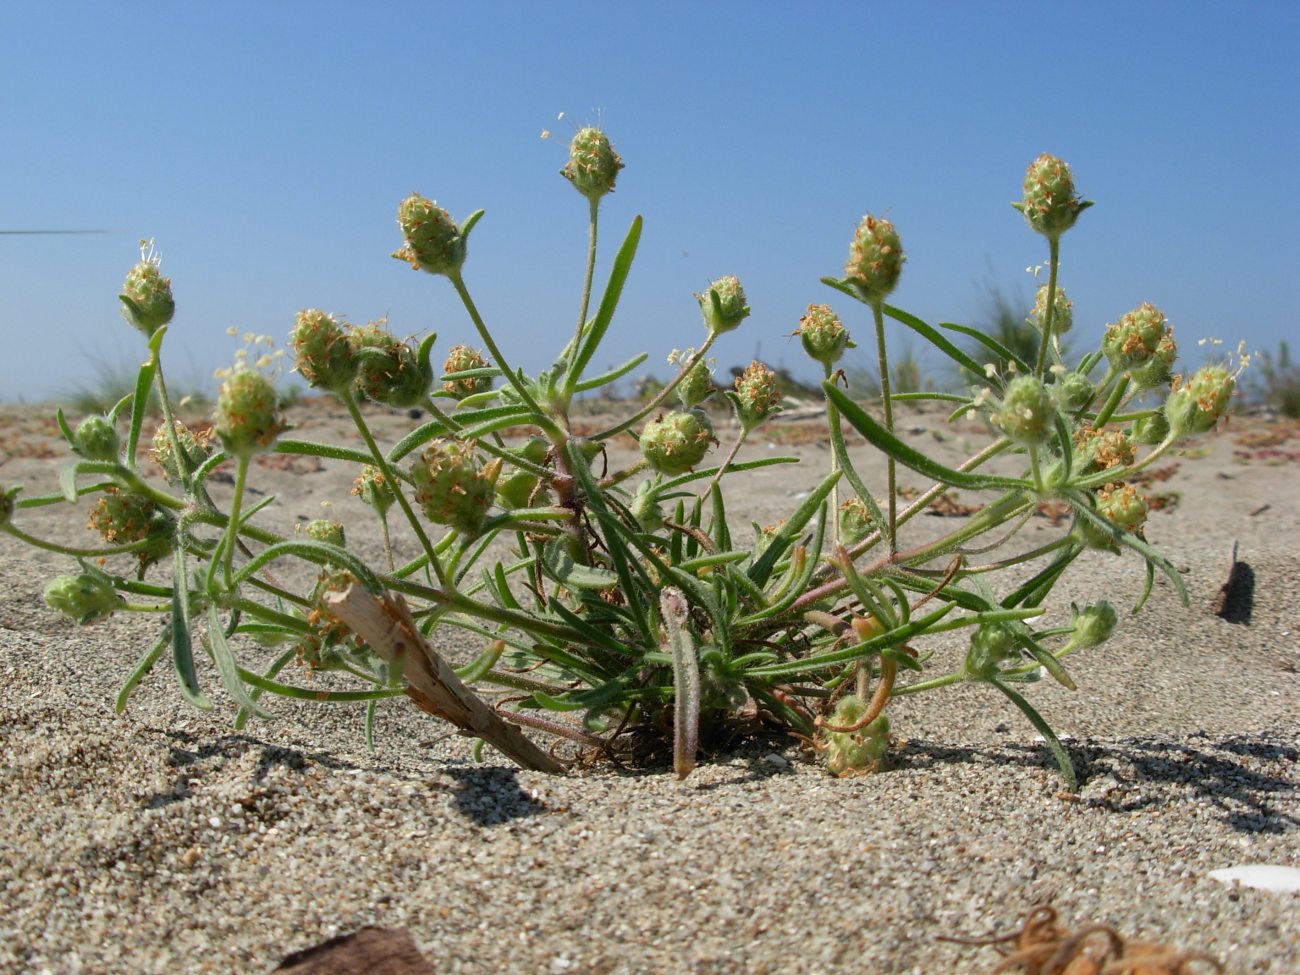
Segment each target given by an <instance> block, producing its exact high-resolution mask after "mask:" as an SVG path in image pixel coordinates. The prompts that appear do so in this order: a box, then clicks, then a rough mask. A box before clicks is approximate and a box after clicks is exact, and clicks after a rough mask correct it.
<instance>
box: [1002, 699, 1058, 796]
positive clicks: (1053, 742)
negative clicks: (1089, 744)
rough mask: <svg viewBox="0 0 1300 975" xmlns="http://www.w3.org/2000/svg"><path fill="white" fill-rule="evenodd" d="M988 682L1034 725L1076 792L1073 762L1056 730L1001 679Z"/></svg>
mask: <svg viewBox="0 0 1300 975" xmlns="http://www.w3.org/2000/svg"><path fill="white" fill-rule="evenodd" d="M989 683H990V684H992V685H993V686H994V687H996V688H997V689H998V690H999V691H1001V692H1002V693H1003V694H1005V695H1006V696H1007V698H1008V699H1009V700H1010V701H1011V703H1012V704H1014V705H1015V706H1016V707H1018V708H1019V709H1020V710H1021V711H1022V712H1023V713H1024V715H1025V717H1026V718H1028V719H1029V723H1030V724H1032V725H1033V726H1034V728H1035V729H1036V730H1037V731H1038V733H1039V734H1040V735H1042V736H1043V741H1045V742H1047V747H1048V749H1049V750H1050V751H1051V753H1052V757H1053V758H1054V759H1056V765H1057V767H1058V768H1059V769H1060V770H1061V775H1062V777H1063V778H1064V779H1065V784H1066V786H1067V787H1068V788H1069V790H1070V791H1071V792H1078V791H1079V779H1078V776H1077V775H1076V774H1075V771H1074V763H1073V762H1071V761H1070V756H1069V754H1068V753H1067V752H1066V750H1065V746H1064V745H1062V744H1061V739H1059V738H1057V737H1056V732H1054V731H1053V730H1052V728H1051V725H1049V724H1048V723H1047V722H1046V721H1044V720H1043V716H1042V715H1041V714H1039V713H1038V712H1037V711H1035V710H1034V708H1033V706H1032V705H1031V704H1030V703H1029V702H1028V701H1026V700H1025V699H1024V698H1023V697H1021V696H1020V695H1019V694H1017V693H1016V692H1015V691H1013V690H1012V689H1011V688H1010V687H1008V686H1007V685H1006V684H1004V683H1002V681H1000V680H991V681H989Z"/></svg>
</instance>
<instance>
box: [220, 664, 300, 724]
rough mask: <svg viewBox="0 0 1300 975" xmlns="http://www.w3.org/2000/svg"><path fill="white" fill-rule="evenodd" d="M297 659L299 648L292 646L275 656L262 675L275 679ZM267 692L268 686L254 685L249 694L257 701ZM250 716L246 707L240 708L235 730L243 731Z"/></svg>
mask: <svg viewBox="0 0 1300 975" xmlns="http://www.w3.org/2000/svg"><path fill="white" fill-rule="evenodd" d="M297 659H298V648H297V647H290V648H289V649H288V650H286V651H285V652H284V653H282V654H280V656H278V657H276V658H275V660H274V661H273V662H272V663H271V666H270V667H268V668H267V670H266V673H265V674H263V675H262V676H263V678H265V679H266V680H273V679H274V678H275V676H276V675H277V674H278V673H280V671H282V670H284V668H285V667H287V666H288V665H289V664H291V663H292V662H293V661H295V660H297ZM265 693H266V688H264V687H254V688H253V689H252V690H250V691H249V692H248V696H249V697H250V698H251V699H252V700H254V701H256V700H257V699H258V698H259V697H261V696H262V695H263V694H265ZM250 717H252V715H251V714H250V713H249V712H248V711H247V710H246V709H245V708H240V709H239V711H238V712H236V714H235V730H236V731H242V730H243V729H244V725H246V724H248V719H249V718H250Z"/></svg>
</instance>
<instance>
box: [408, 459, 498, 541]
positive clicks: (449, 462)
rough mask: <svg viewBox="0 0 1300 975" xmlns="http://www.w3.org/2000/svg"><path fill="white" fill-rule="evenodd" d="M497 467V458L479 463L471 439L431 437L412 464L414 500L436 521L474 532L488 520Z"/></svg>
mask: <svg viewBox="0 0 1300 975" xmlns="http://www.w3.org/2000/svg"><path fill="white" fill-rule="evenodd" d="M500 471H501V461H500V460H493V461H492V462H491V463H490V464H488V465H487V466H486V467H485V466H483V465H482V464H480V463H479V458H478V450H477V449H476V447H475V445H474V444H473V443H470V442H468V441H464V440H434V441H433V442H432V443H430V444H429V446H427V447H426V448H425V449H424V451H423V452H422V453H421V454H420V456H419V457H418V458H416V459H415V461H414V462H413V463H412V464H411V470H410V473H411V483H412V484H413V485H415V501H416V503H417V504H419V505H420V506H421V507H422V508H423V509H424V514H425V516H426V517H427V518H428V519H429V520H430V521H432V522H434V523H435V524H438V525H450V526H451V527H452V528H455V529H456V530H457V531H459V532H461V533H463V534H465V535H469V536H474V535H477V534H478V533H479V530H480V529H481V528H482V527H483V523H484V522H485V521H486V520H487V513H488V508H490V507H491V506H492V497H493V495H494V494H495V493H496V482H497V476H498V474H499V473H500Z"/></svg>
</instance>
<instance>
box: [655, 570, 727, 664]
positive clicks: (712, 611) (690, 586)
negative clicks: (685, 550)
mask: <svg viewBox="0 0 1300 975" xmlns="http://www.w3.org/2000/svg"><path fill="white" fill-rule="evenodd" d="M668 571H669V572H670V573H672V577H673V579H674V581H676V583H677V584H678V585H679V586H681V587H682V588H683V589H685V590H687V591H688V592H689V593H690V594H691V596H692V597H693V598H694V600H695V601H696V602H698V603H699V604H700V605H701V606H703V607H704V611H705V612H706V613H708V614H709V619H711V620H712V621H713V639H714V640H716V641H717V644H718V648H719V649H720V650H721V651H722V653H723V655H724V656H725V657H730V656H731V626H730V623H729V621H728V620H727V617H726V615H725V614H724V613H723V612H722V607H721V606H720V605H719V604H718V601H717V600H716V599H715V598H714V597H713V593H712V592H711V591H710V590H709V587H708V586H706V585H705V584H704V583H703V582H701V581H700V580H699V579H697V578H695V576H693V575H691V574H690V573H689V572H683V571H682V570H681V569H680V568H679V567H678V566H675V565H674V566H670V567H669V569H668Z"/></svg>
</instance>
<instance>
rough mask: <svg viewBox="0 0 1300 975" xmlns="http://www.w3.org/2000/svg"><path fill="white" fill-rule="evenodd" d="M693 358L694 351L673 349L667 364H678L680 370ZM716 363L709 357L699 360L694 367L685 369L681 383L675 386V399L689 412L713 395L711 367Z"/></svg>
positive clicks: (715, 360)
mask: <svg viewBox="0 0 1300 975" xmlns="http://www.w3.org/2000/svg"><path fill="white" fill-rule="evenodd" d="M694 357H695V350H694V349H686V350H685V351H681V350H678V349H673V350H672V351H671V352H669V353H668V364H669V365H678V364H680V365H681V366H682V368H686V366H687V365H688V364H689V363H690V361H691V360H692V359H693V358H694ZM717 361H718V360H717V359H715V358H713V357H712V356H709V357H708V358H707V359H700V360H699V361H698V362H696V363H695V365H693V366H691V367H690V368H689V369H687V371H686V373H685V374H684V375H683V376H682V378H681V381H680V382H679V383H678V384H677V398H678V399H679V400H681V403H682V406H683V407H685V408H686V409H688V410H689V409H691V408H692V407H694V406H699V405H700V404H701V403H703V402H704V401H705V400H706V399H708V398H709V397H710V396H712V395H713V393H714V390H715V388H716V387H715V386H714V385H713V367H714V366H715V365H716V364H717Z"/></svg>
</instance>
